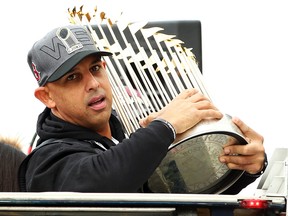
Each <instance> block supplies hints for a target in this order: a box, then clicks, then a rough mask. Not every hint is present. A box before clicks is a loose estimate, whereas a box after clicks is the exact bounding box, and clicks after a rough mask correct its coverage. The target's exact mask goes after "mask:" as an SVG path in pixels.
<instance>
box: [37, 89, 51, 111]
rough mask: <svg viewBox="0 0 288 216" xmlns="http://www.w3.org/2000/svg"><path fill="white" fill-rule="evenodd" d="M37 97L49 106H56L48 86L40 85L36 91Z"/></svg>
mask: <svg viewBox="0 0 288 216" xmlns="http://www.w3.org/2000/svg"><path fill="white" fill-rule="evenodd" d="M34 95H35V97H36V98H37V99H38V100H40V101H41V102H42V103H43V104H45V105H46V106H47V107H48V108H53V107H55V102H54V100H53V99H52V98H51V97H50V95H49V90H48V89H47V88H46V87H43V86H41V87H38V88H37V89H36V90H35V92H34Z"/></svg>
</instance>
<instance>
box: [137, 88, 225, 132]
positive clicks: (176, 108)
mask: <svg viewBox="0 0 288 216" xmlns="http://www.w3.org/2000/svg"><path fill="white" fill-rule="evenodd" d="M222 117H223V114H222V113H221V112H220V111H219V110H218V109H217V108H216V107H215V106H214V105H213V104H212V102H211V101H210V100H209V99H208V98H206V97H205V96H204V95H203V94H202V93H200V92H199V91H198V90H196V89H194V88H192V89H188V90H184V91H183V92H181V93H180V94H179V95H178V96H177V97H175V98H174V99H173V100H172V101H171V102H170V103H169V104H167V105H166V106H165V107H164V108H163V109H161V110H160V111H158V112H155V113H152V114H150V115H149V116H148V117H146V118H144V119H142V120H140V122H139V123H140V125H141V126H142V127H146V126H147V125H148V124H149V123H150V122H151V121H153V120H154V119H155V118H161V119H164V120H166V121H168V122H169V123H170V124H171V125H172V126H173V127H174V129H175V131H176V134H178V133H183V132H185V131H186V130H188V129H190V128H192V127H193V126H195V125H196V124H197V123H198V122H200V121H201V120H203V119H211V118H216V119H220V118H222Z"/></svg>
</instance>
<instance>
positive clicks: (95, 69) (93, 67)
mask: <svg viewBox="0 0 288 216" xmlns="http://www.w3.org/2000/svg"><path fill="white" fill-rule="evenodd" d="M90 70H91V72H97V71H99V70H100V65H93V66H92V67H91V69H90Z"/></svg>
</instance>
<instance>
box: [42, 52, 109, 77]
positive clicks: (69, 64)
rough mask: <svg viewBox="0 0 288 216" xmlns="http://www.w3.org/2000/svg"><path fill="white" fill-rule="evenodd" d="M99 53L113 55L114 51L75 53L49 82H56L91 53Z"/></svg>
mask: <svg viewBox="0 0 288 216" xmlns="http://www.w3.org/2000/svg"><path fill="white" fill-rule="evenodd" d="M92 54H95V55H99V56H111V55H112V53H110V52H105V51H92V50H89V51H83V52H79V53H77V54H75V55H74V56H72V57H71V58H69V59H68V60H67V61H66V62H65V63H64V64H62V65H61V66H60V67H59V68H58V69H57V70H56V71H55V72H54V73H53V74H52V75H51V76H50V77H49V78H48V80H47V82H54V81H56V80H58V79H60V78H61V77H62V76H64V75H65V74H66V73H68V72H69V71H70V70H71V69H72V68H73V67H75V66H76V65H77V64H78V63H79V62H80V61H81V60H82V59H83V58H85V57H87V56H89V55H92Z"/></svg>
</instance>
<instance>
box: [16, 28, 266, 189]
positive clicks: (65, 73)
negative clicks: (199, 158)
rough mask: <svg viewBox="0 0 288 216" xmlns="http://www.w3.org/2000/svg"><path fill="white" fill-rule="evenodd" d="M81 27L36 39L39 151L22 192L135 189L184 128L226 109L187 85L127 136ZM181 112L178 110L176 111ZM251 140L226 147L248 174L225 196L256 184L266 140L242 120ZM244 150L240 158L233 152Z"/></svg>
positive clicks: (230, 160)
mask: <svg viewBox="0 0 288 216" xmlns="http://www.w3.org/2000/svg"><path fill="white" fill-rule="evenodd" d="M109 55H111V53H109V52H104V51H99V50H97V49H96V47H95V44H94V42H93V40H92V39H91V36H90V34H89V33H88V32H87V30H86V28H85V27H83V26H77V25H72V26H64V27H59V28H56V29H54V30H52V31H51V32H49V33H48V34H47V35H46V36H45V37H44V38H42V39H41V40H39V41H37V42H36V43H35V44H34V45H33V47H32V49H31V50H30V51H29V53H28V64H29V66H30V68H31V70H32V72H33V74H34V76H35V78H36V80H37V81H38V84H39V87H38V88H37V89H36V90H35V97H36V98H37V99H39V100H40V101H41V102H43V103H44V104H45V106H46V108H45V110H44V111H43V112H42V113H41V114H40V115H39V118H38V122H37V134H38V136H39V140H38V142H37V148H36V150H34V151H33V152H32V153H31V154H30V155H29V156H28V157H27V158H26V160H25V161H24V162H23V163H22V166H21V168H20V181H21V189H22V191H31V192H37V191H39V192H40V191H75V192H138V191H140V189H141V187H142V185H143V184H144V183H145V182H146V181H147V179H149V177H150V176H151V174H152V173H153V172H154V170H155V169H156V168H157V167H158V166H159V164H160V162H161V160H162V159H163V158H164V157H165V155H166V153H167V150H168V147H169V145H170V144H171V143H172V142H173V141H174V139H175V137H176V135H177V134H179V133H183V132H185V131H186V130H188V129H189V128H191V127H193V126H195V125H196V124H197V123H198V122H200V121H201V120H203V119H211V118H213V119H220V118H221V117H222V116H223V114H222V113H221V112H220V111H219V110H218V109H217V108H216V107H215V106H214V105H213V104H212V103H211V102H210V101H209V100H208V99H207V98H205V97H204V96H203V95H202V94H201V93H200V92H198V91H197V90H195V89H188V90H185V91H184V92H182V93H180V94H179V95H178V96H177V97H176V98H175V99H174V100H173V101H172V102H171V103H169V104H168V105H167V106H166V107H165V108H163V109H162V110H161V111H159V112H156V113H153V114H151V115H150V116H148V117H147V118H145V119H143V120H141V121H140V125H141V126H142V128H140V129H138V130H137V131H135V132H134V133H133V134H131V135H130V137H129V138H125V134H124V133H123V130H122V128H121V123H120V122H119V120H118V119H117V117H116V116H115V115H114V114H112V91H111V87H110V83H109V79H108V75H107V72H106V70H105V67H106V65H105V62H104V61H103V60H102V58H101V57H102V56H109ZM176 113H177V115H176ZM234 122H235V124H236V125H237V126H238V127H239V128H240V129H241V130H242V132H243V134H244V135H245V136H247V140H249V144H247V145H241V146H228V147H226V148H225V149H224V153H223V155H222V156H221V157H220V158H219V159H220V161H221V162H223V163H226V164H227V165H228V167H229V168H231V169H241V170H245V171H246V173H247V175H243V177H242V178H241V179H240V180H239V181H238V182H237V183H236V184H235V187H234V189H233V187H232V188H231V189H230V191H228V193H237V192H239V191H240V190H241V189H242V188H243V187H245V186H247V185H248V184H249V183H251V182H253V181H254V180H255V179H256V178H257V177H258V176H259V173H261V171H263V167H264V162H265V160H264V158H265V152H264V147H263V138H262V136H261V135H259V134H257V133H256V132H255V131H253V130H252V129H250V128H249V127H248V126H247V125H245V124H244V123H243V122H242V121H241V120H239V119H236V118H235V119H234ZM233 154H239V156H235V155H234V156H232V155H233Z"/></svg>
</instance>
